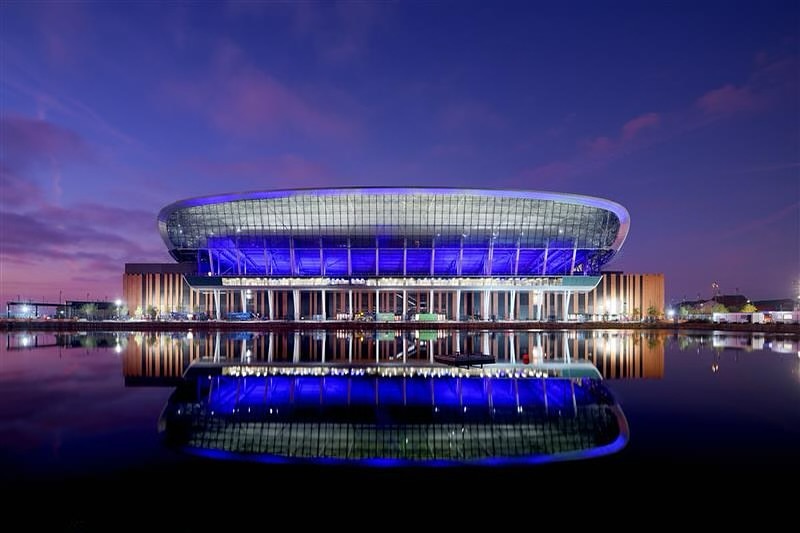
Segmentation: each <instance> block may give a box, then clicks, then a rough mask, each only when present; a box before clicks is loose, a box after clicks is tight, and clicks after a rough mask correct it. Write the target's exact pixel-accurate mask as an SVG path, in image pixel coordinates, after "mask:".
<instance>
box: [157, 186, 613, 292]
mask: <svg viewBox="0 0 800 533" xmlns="http://www.w3.org/2000/svg"><path fill="white" fill-rule="evenodd" d="M159 228H160V231H161V234H162V237H163V238H164V241H165V242H166V243H167V246H168V248H169V250H170V253H171V254H172V255H173V256H174V257H175V258H176V259H177V260H179V261H182V262H196V263H197V271H198V272H199V273H213V274H216V275H226V274H236V275H261V276H263V275H267V276H309V277H313V276H359V277H374V276H437V277H441V276H444V277H448V276H452V277H455V276H497V275H501V276H503V275H506V276H508V275H511V276H541V275H592V274H596V273H597V272H599V270H600V267H601V266H602V265H603V264H605V263H606V262H608V261H609V260H610V259H611V257H612V256H613V255H614V254H615V253H616V251H617V250H618V249H619V247H620V246H621V245H622V242H623V241H624V239H625V236H626V234H627V231H628V214H627V212H626V211H625V209H624V208H622V207H621V206H619V205H618V204H615V203H613V202H609V201H606V200H602V199H598V198H590V197H585V196H575V195H566V194H564V195H560V194H554V193H537V192H523V191H519V192H517V191H488V190H470V189H380V188H371V189H322V190H296V191H269V192H263V193H245V194H240V195H230V196H226V197H215V198H200V199H194V200H187V201H183V202H178V203H176V204H172V205H170V206H168V207H166V208H164V209H163V210H162V211H161V213H160V215H159Z"/></svg>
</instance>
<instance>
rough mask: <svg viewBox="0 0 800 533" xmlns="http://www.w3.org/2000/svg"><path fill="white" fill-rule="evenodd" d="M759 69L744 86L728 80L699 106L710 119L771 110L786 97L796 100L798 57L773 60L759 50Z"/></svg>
mask: <svg viewBox="0 0 800 533" xmlns="http://www.w3.org/2000/svg"><path fill="white" fill-rule="evenodd" d="M755 63H756V69H755V70H754V71H753V73H752V74H751V76H750V78H749V79H748V80H747V81H746V82H745V83H743V84H741V85H735V84H732V83H727V84H725V85H723V86H722V87H718V88H716V89H712V90H710V91H708V92H706V93H705V94H703V95H702V96H700V97H699V98H698V99H697V100H696V102H695V107H696V108H697V109H699V110H700V111H701V112H702V113H703V115H705V116H707V117H710V118H724V117H729V116H734V115H739V114H743V113H753V112H758V111H764V110H767V109H770V108H772V107H774V106H776V105H777V104H779V103H780V102H781V101H784V100H786V99H791V100H796V98H797V91H798V82H800V59H799V58H798V57H796V56H790V57H784V58H781V59H774V60H770V58H769V57H768V56H767V55H766V54H765V53H764V52H759V53H758V54H756V58H755Z"/></svg>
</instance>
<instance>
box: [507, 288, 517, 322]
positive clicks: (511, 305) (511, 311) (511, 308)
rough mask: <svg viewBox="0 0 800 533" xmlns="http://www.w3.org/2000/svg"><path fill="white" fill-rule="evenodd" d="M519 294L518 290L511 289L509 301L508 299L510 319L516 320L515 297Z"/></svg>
mask: <svg viewBox="0 0 800 533" xmlns="http://www.w3.org/2000/svg"><path fill="white" fill-rule="evenodd" d="M516 295H517V291H515V290H514V289H511V290H510V291H509V301H508V319H509V320H514V298H515V297H516Z"/></svg>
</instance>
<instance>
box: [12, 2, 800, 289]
mask: <svg viewBox="0 0 800 533" xmlns="http://www.w3.org/2000/svg"><path fill="white" fill-rule="evenodd" d="M353 185H357V186H369V185H379V186H384V185H387V186H414V185H423V186H446V187H487V188H511V189H529V190H547V191H558V192H568V193H576V194H585V195H592V196H599V197H603V198H608V199H610V200H613V201H616V202H619V203H620V204H622V205H623V206H625V207H626V208H627V210H628V211H629V213H630V216H631V227H630V233H629V234H628V238H627V240H626V242H625V244H624V245H623V247H622V250H621V251H620V253H619V254H618V255H617V257H616V258H615V259H614V260H613V261H612V262H611V263H609V264H608V266H607V268H608V269H610V270H625V271H629V272H663V273H664V275H665V280H666V281H665V283H666V293H667V303H668V304H669V303H672V302H678V301H680V300H683V299H694V298H697V297H703V298H708V297H710V296H711V295H712V293H713V292H714V289H712V286H711V285H712V283H714V282H716V283H717V284H718V285H719V290H720V291H721V292H723V293H726V294H735V293H741V294H744V295H746V296H747V297H749V298H752V299H766V298H786V297H794V296H797V291H798V287H800V285H798V284H800V3H798V2H780V1H777V0H773V1H765V0H761V1H755V2H736V1H719V2H715V1H706V2H693V1H674V2H661V1H654V2H640V1H637V2H625V1H622V0H619V1H616V0H615V1H586V2H572V1H565V2H511V1H504V2H488V1H485V2H469V1H456V2H445V1H435V2H434V1H430V2H423V1H409V2H329V1H326V2H314V1H306V2H291V3H288V2H287V3H283V2H270V3H267V2H257V1H249V2H211V1H198V2H186V3H184V2H181V3H177V2H174V3H173V2H170V3H161V2H148V1H145V2H126V1H119V2H97V3H91V2H67V1H61V2H55V1H53V2H45V1H39V2H36V1H26V2H22V1H15V0H0V302H5V301H6V300H16V299H17V298H22V299H26V300H27V299H30V300H38V301H40V300H46V301H55V300H56V299H57V298H59V297H61V298H62V299H76V300H80V299H84V298H91V299H107V300H112V299H115V298H118V297H120V296H121V293H122V273H123V269H124V263H126V262H163V261H171V259H170V257H169V255H168V254H167V251H166V247H165V245H164V243H163V242H162V241H161V238H160V236H159V234H158V231H157V224H156V215H157V213H158V211H159V210H160V209H161V208H162V207H164V206H166V205H167V204H170V203H172V202H174V201H176V200H179V199H183V198H188V197H193V196H200V195H208V194H218V193H225V192H239V191H252V190H264V189H280V188H297V187H323V186H324V187H336V186H353Z"/></svg>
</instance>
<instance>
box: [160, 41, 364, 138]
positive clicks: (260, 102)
mask: <svg viewBox="0 0 800 533" xmlns="http://www.w3.org/2000/svg"><path fill="white" fill-rule="evenodd" d="M166 93H167V94H168V95H169V97H171V99H172V100H173V101H174V102H176V103H177V104H178V105H181V106H183V107H185V108H188V109H190V110H191V111H193V112H196V113H199V114H200V115H201V116H204V117H205V118H206V119H207V120H208V121H209V122H210V123H211V124H212V125H213V126H214V127H216V128H217V129H218V130H220V131H222V132H224V133H227V134H233V135H236V136H240V137H259V136H262V135H269V136H275V135H278V134H282V133H285V132H287V131H288V132H295V133H300V134H302V135H305V136H307V137H326V138H329V139H330V138H336V139H340V138H343V137H345V138H347V137H350V136H352V135H353V133H354V132H355V130H356V127H355V124H354V122H353V121H352V120H351V119H349V118H345V117H344V116H342V115H339V114H337V113H336V112H333V111H330V110H328V109H327V108H324V107H320V106H317V105H315V104H314V103H312V102H311V101H309V100H308V99H306V98H304V97H303V96H302V94H301V93H300V91H298V90H297V89H296V88H292V87H289V86H287V85H285V84H284V83H282V82H280V81H279V80H277V79H276V78H274V77H272V76H271V75H269V74H268V73H266V72H264V71H262V70H260V69H258V68H256V67H255V66H253V65H252V64H250V63H248V62H247V61H246V60H245V59H244V56H243V54H242V52H241V51H240V50H239V49H238V48H237V47H235V46H233V45H231V44H224V45H221V46H219V47H218V48H217V50H216V52H215V54H214V59H213V61H212V66H211V68H210V69H209V71H208V72H206V73H204V74H203V76H202V77H199V78H197V79H194V80H181V81H173V82H169V83H167V84H166Z"/></svg>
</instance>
